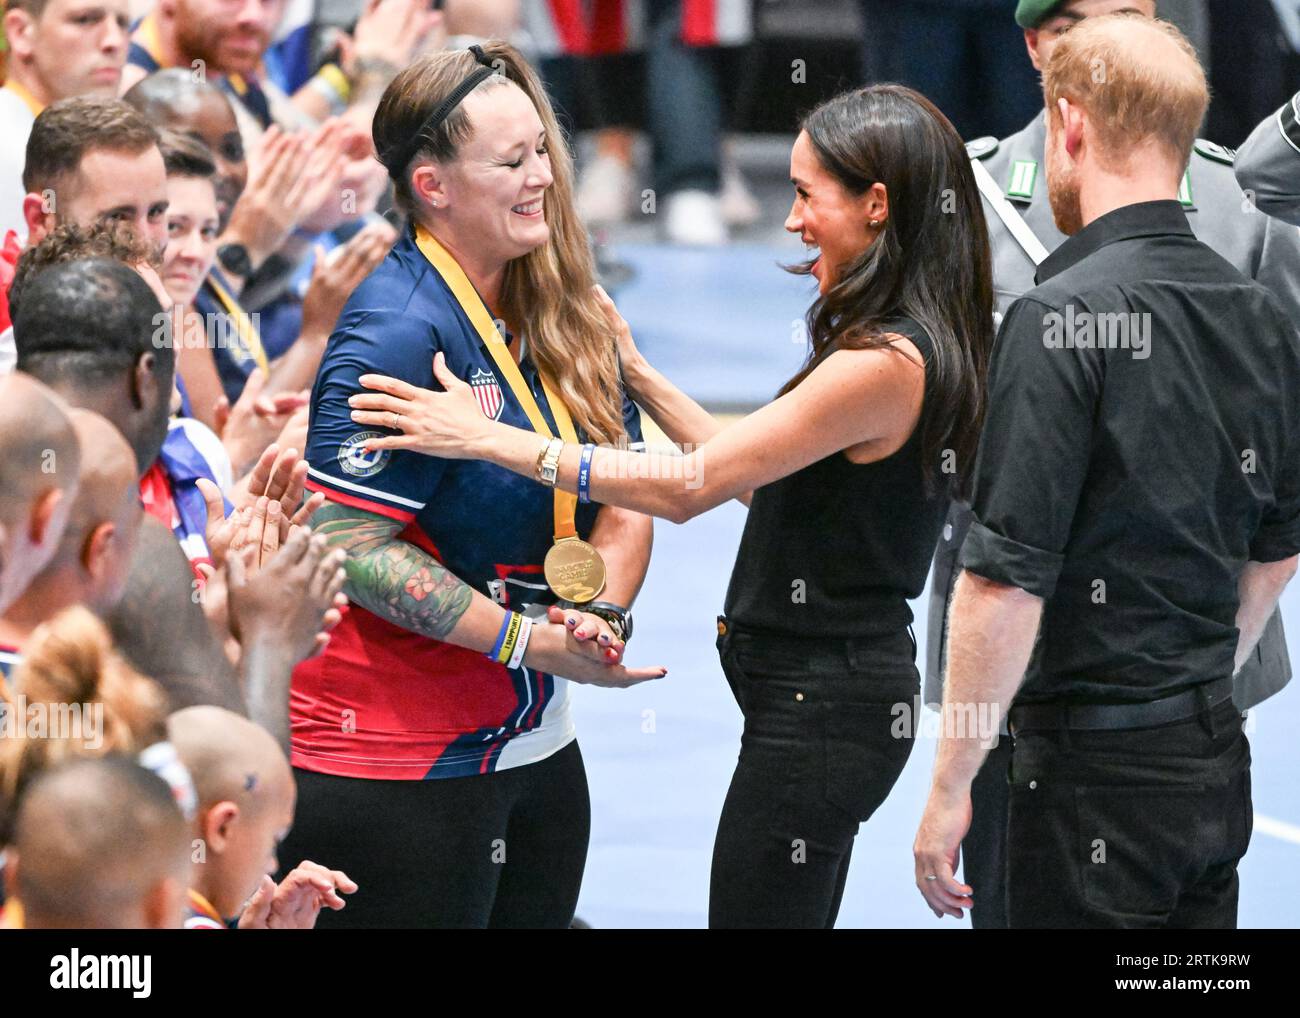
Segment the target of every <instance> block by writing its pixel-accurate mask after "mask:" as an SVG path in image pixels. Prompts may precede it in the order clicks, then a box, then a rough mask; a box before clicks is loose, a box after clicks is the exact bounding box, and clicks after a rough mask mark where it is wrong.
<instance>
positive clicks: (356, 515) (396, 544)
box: [311, 502, 474, 640]
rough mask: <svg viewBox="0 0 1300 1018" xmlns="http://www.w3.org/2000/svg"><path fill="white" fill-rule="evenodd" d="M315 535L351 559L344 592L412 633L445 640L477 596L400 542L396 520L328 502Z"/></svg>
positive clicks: (314, 522) (316, 523)
mask: <svg viewBox="0 0 1300 1018" xmlns="http://www.w3.org/2000/svg"><path fill="white" fill-rule="evenodd" d="M311 525H312V529H313V530H315V531H316V532H317V533H319V534H324V535H325V537H326V538H328V540H329V542H330V545H331V546H332V547H335V548H343V549H344V550H346V551H347V553H348V558H347V562H346V564H345V565H344V568H345V569H346V571H347V574H348V580H347V584H346V586H345V587H344V592H345V593H346V594H347V595H348V597H349V598H351V599H352V600H353V601H355V602H356V603H357V604H359V605H361V606H362V607H363V608H365V609H366V610H367V611H370V612H374V613H375V614H376V615H378V616H379V617H380V618H384V619H387V620H388V621H389V622H392V623H393V624H394V625H398V626H401V627H402V628H403V629H409V630H411V631H412V632H416V633H421V634H422V635H424V636H431V637H433V638H434V639H435V640H445V639H446V638H447V635H448V634H449V633H450V632H451V631H452V630H453V629H454V628H455V627H456V623H457V622H459V621H460V618H461V616H462V615H464V614H465V612H466V611H468V610H469V606H470V603H471V601H472V600H473V598H474V591H473V588H471V587H470V586H469V585H468V584H466V583H465V582H463V581H462V580H460V579H458V578H457V577H456V576H455V575H453V574H452V573H450V572H449V571H448V570H447V569H446V568H445V567H444V566H443V565H442V564H441V563H439V562H438V561H437V560H436V559H434V558H433V556H431V555H429V554H428V553H427V552H425V551H422V550H420V549H419V548H417V547H415V545H413V544H407V543H406V542H405V541H401V540H398V538H397V534H396V532H395V531H394V523H393V521H392V520H390V519H388V518H386V517H384V516H379V515H377V514H376V513H368V512H366V511H364V510H362V509H352V508H350V507H348V506H345V505H338V504H337V503H334V502H326V503H325V505H323V506H321V507H320V509H318V510H317V511H316V515H315V516H313V517H312V522H311Z"/></svg>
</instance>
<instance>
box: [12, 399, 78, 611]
mask: <svg viewBox="0 0 1300 1018" xmlns="http://www.w3.org/2000/svg"><path fill="white" fill-rule="evenodd" d="M80 469H81V454H80V448H79V446H78V444H77V435H76V432H75V431H74V430H73V427H72V422H71V421H69V419H68V415H67V412H66V408H65V407H64V404H63V403H62V401H61V400H60V399H59V398H58V397H57V396H55V395H54V393H52V392H51V391H50V390H49V389H47V388H46V387H45V386H44V385H42V384H41V383H40V382H38V381H36V380H35V379H34V378H31V377H29V376H28V375H23V374H14V375H9V376H6V377H4V378H0V612H4V611H5V610H6V609H7V608H8V607H9V605H10V604H12V603H13V601H14V599H15V598H16V597H17V596H18V595H19V594H21V593H22V592H23V590H25V589H26V587H27V584H28V583H29V582H30V581H31V579H32V577H33V576H35V575H36V574H37V573H38V572H40V570H41V569H42V568H44V566H45V564H46V563H47V562H49V560H50V559H51V558H52V557H53V555H54V552H55V549H56V548H57V547H58V545H59V541H60V539H61V538H62V536H63V530H64V528H65V526H66V525H67V522H68V514H69V510H70V508H71V505H72V501H73V499H74V498H75V497H76V494H77V479H78V477H79V473H80Z"/></svg>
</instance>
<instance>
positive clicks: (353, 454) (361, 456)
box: [338, 431, 389, 477]
mask: <svg viewBox="0 0 1300 1018" xmlns="http://www.w3.org/2000/svg"><path fill="white" fill-rule="evenodd" d="M383 437H384V436H383V434H382V433H381V432H378V431H358V432H357V433H356V434H355V435H353V436H352V437H351V438H349V439H347V440H346V441H345V442H343V443H342V444H341V445H340V446H339V454H338V458H339V466H341V467H342V468H343V470H344V472H345V473H349V474H351V475H352V476H353V477H370V476H371V475H373V474H377V473H379V471H381V470H383V469H384V464H386V463H387V462H388V457H389V450H388V449H376V450H375V451H374V452H366V448H365V446H366V443H367V442H369V441H370V440H371V439H373V438H383Z"/></svg>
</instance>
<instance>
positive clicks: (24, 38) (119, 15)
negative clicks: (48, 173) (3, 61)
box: [0, 0, 127, 242]
mask: <svg viewBox="0 0 1300 1018" xmlns="http://www.w3.org/2000/svg"><path fill="white" fill-rule="evenodd" d="M4 37H5V40H6V42H7V43H8V47H9V64H8V67H7V69H6V79H5V83H4V87H3V88H0V137H3V138H4V148H3V150H2V151H0V238H3V237H4V236H5V234H6V233H7V231H9V230H13V231H15V232H16V233H17V234H19V236H18V238H17V239H18V241H19V242H21V241H22V239H23V238H22V234H23V233H25V223H24V221H23V216H22V197H23V193H24V191H23V185H22V175H23V150H24V148H25V147H26V145H27V136H28V134H30V133H31V129H32V123H33V122H34V121H35V120H36V118H37V117H38V116H39V115H40V113H41V111H42V110H44V109H45V107H46V106H48V105H50V104H51V103H53V102H57V101H58V100H60V99H68V98H71V97H73V96H79V95H97V96H104V97H109V98H111V97H112V96H115V95H117V89H118V83H119V81H120V80H121V77H122V67H123V66H124V65H125V63H126V48H127V0H9V4H8V6H7V8H6V10H5V14H4Z"/></svg>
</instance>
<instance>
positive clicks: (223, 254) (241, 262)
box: [217, 243, 253, 276]
mask: <svg viewBox="0 0 1300 1018" xmlns="http://www.w3.org/2000/svg"><path fill="white" fill-rule="evenodd" d="M217 261H219V262H220V263H221V267H222V268H223V269H226V270H227V271H229V272H233V273H234V274H235V275H237V276H251V275H252V274H253V259H252V258H251V257H250V256H249V254H248V248H246V247H245V246H244V245H243V244H233V243H232V244H222V245H221V247H219V248H217Z"/></svg>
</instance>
